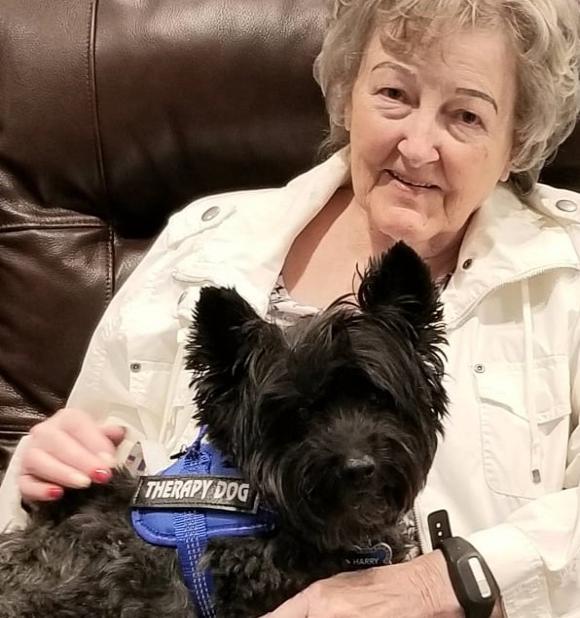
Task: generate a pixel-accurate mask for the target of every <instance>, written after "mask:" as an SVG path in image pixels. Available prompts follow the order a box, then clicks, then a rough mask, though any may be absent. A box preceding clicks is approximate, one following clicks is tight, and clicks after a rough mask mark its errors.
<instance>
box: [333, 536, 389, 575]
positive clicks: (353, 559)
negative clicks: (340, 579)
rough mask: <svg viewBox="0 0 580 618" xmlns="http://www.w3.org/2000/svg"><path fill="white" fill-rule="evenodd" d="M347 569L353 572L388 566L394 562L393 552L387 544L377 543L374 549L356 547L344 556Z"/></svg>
mask: <svg viewBox="0 0 580 618" xmlns="http://www.w3.org/2000/svg"><path fill="white" fill-rule="evenodd" d="M344 561H345V564H346V568H347V569H350V570H352V571H355V570H358V569H370V568H371V567H378V566H386V565H388V564H391V563H392V561H393V550H392V549H391V546H390V545H387V544H386V543H377V544H376V545H374V546H373V547H355V548H354V549H353V550H351V551H348V552H346V553H345V555H344Z"/></svg>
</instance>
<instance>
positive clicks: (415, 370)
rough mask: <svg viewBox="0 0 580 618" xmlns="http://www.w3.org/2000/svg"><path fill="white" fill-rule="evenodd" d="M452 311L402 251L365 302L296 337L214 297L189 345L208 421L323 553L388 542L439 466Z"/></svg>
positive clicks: (347, 302) (201, 413)
mask: <svg viewBox="0 0 580 618" xmlns="http://www.w3.org/2000/svg"><path fill="white" fill-rule="evenodd" d="M441 319H442V311H441V306H440V304H439V301H438V298H437V293H436V290H435V288H434V286H433V283H432V281H431V278H430V274H429V270H428V268H427V267H426V266H425V264H424V263H423V262H422V261H421V259H420V258H419V257H418V256H417V255H416V254H415V253H414V252H413V251H412V250H411V249H409V248H408V247H406V246H405V245H404V244H402V243H399V244H397V245H395V246H394V247H393V249H391V251H389V252H388V253H386V254H384V255H383V256H382V257H381V258H380V259H374V260H371V262H370V263H369V265H368V267H367V269H366V271H365V273H364V275H363V276H362V281H361V284H360V288H359V290H358V294H357V297H356V300H355V299H354V298H350V299H349V298H343V299H340V300H338V301H336V302H335V303H333V305H331V306H330V307H329V308H328V309H326V310H324V311H322V312H321V313H320V314H317V315H314V316H312V317H306V318H301V319H299V320H298V322H297V323H296V324H295V325H293V326H291V327H288V328H287V329H285V330H283V329H281V328H279V327H278V326H276V325H274V324H272V323H269V322H267V321H264V320H263V319H261V318H260V317H259V316H258V315H257V314H256V312H255V311H254V310H253V309H252V307H250V305H249V304H248V303H247V302H246V301H244V300H243V299H242V298H241V297H240V296H239V294H237V292H235V291H234V290H232V289H226V288H212V287H208V288H204V289H203V290H202V291H201V297H200V300H199V303H198V306H197V309H196V313H195V323H194V325H193V328H192V335H191V339H190V341H189V343H188V346H187V347H188V355H187V366H188V369H190V370H193V372H194V385H195V387H196V395H195V397H196V404H197V408H198V413H197V414H198V419H199V421H200V422H201V423H202V424H204V425H207V427H208V435H209V438H210V439H211V440H212V441H213V443H214V444H215V445H216V446H217V447H218V448H219V449H220V450H222V451H223V452H224V453H225V454H227V455H229V456H231V457H232V459H233V460H234V463H235V464H236V465H237V466H238V467H239V468H240V469H241V471H242V472H243V474H244V475H245V476H246V477H247V479H248V481H249V482H250V483H252V484H253V485H254V486H255V487H256V488H257V489H258V491H259V492H260V494H261V496H262V499H263V500H265V502H266V503H267V504H269V505H270V506H271V507H272V508H274V509H275V510H276V512H277V513H278V516H279V517H280V518H281V520H282V522H283V525H287V526H291V527H292V529H293V530H294V531H295V533H296V534H300V535H302V537H303V538H305V539H306V540H308V541H309V542H312V543H315V544H316V545H317V546H318V547H319V548H320V549H326V550H332V549H338V548H341V547H346V546H349V545H350V544H357V543H363V542H365V541H368V540H369V539H373V538H381V537H380V535H381V533H382V532H384V530H385V527H386V526H391V525H393V524H394V523H395V522H396V520H397V519H398V517H399V516H400V515H401V513H402V512H404V511H406V510H408V509H409V508H411V506H412V503H413V501H414V499H415V497H416V495H417V493H418V491H419V490H420V489H421V488H422V486H423V484H424V482H425V479H426V476H427V472H428V470H429V468H430V466H431V463H432V460H433V456H434V453H435V448H436V445H437V437H438V434H439V433H441V432H442V418H443V415H444V414H445V409H446V402H447V400H446V396H445V392H444V390H443V387H442V384H441V381H442V377H443V358H442V357H443V355H442V352H441V349H440V346H441V345H442V344H443V343H444V336H443V329H442V323H441Z"/></svg>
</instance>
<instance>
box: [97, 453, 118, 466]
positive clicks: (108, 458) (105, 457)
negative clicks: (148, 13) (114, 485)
mask: <svg viewBox="0 0 580 618" xmlns="http://www.w3.org/2000/svg"><path fill="white" fill-rule="evenodd" d="M98 457H99V459H100V460H101V461H102V462H103V463H104V464H105V465H106V466H108V467H109V468H114V467H115V466H116V465H117V461H116V460H115V458H114V457H113V456H112V455H111V453H106V452H105V451H103V452H102V453H99V455H98Z"/></svg>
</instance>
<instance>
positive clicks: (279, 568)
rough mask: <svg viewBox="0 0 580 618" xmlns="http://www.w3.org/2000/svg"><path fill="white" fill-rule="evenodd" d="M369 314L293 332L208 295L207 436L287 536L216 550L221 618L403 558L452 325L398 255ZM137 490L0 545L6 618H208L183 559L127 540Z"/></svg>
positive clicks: (73, 503)
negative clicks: (187, 581)
mask: <svg viewBox="0 0 580 618" xmlns="http://www.w3.org/2000/svg"><path fill="white" fill-rule="evenodd" d="M357 301H358V302H355V301H354V300H353V299H349V298H347V297H345V298H342V299H339V300H338V301H336V302H335V303H334V304H333V305H332V306H331V307H329V308H328V309H326V310H325V311H323V312H321V313H320V314H317V315H314V316H312V317H307V318H301V319H300V320H298V322H297V323H296V324H295V325H293V326H290V327H288V328H287V329H286V330H282V329H280V328H279V327H277V326H276V325H274V324H272V323H269V322H266V321H264V320H263V319H261V318H260V317H259V316H258V315H257V314H256V313H255V311H254V310H253V309H252V308H251V307H250V305H248V303H246V302H245V301H244V300H243V299H242V298H241V297H240V296H239V295H238V294H237V293H236V292H235V291H234V290H231V289H225V288H204V289H203V290H202V291H201V297H200V300H199V303H198V306H197V309H196V314H195V319H194V328H193V329H192V335H191V339H190V342H189V344H188V354H187V366H188V369H190V370H193V372H194V375H195V377H194V385H195V387H196V390H195V401H196V404H197V409H198V420H199V421H200V424H202V425H205V426H207V432H208V437H209V440H210V442H211V443H212V444H213V445H215V447H217V448H218V449H219V450H220V451H221V452H222V453H223V454H225V455H226V456H227V457H229V458H231V460H232V462H233V463H234V464H235V466H236V467H237V468H238V469H239V470H240V471H241V473H242V475H243V477H244V478H245V480H246V481H248V482H249V484H250V486H251V487H253V488H254V489H255V490H257V492H258V494H259V496H260V499H261V503H262V504H263V505H265V506H266V507H267V508H268V509H271V510H272V512H273V513H274V514H275V518H276V522H277V523H276V529H275V530H274V531H272V532H271V533H270V534H268V535H266V536H263V537H259V538H257V537H256V538H254V537H249V538H248V537H246V538H237V537H236V538H234V537H231V538H218V539H214V540H212V541H211V542H210V544H209V547H208V550H207V552H206V554H205V556H204V559H203V566H204V567H209V569H211V573H212V576H213V581H214V594H213V598H214V607H215V614H216V615H217V616H218V617H219V618H226V617H227V618H237V617H240V618H251V617H255V616H261V615H262V614H264V613H266V612H267V611H271V610H272V609H274V608H275V607H276V606H278V605H279V604H280V603H282V602H283V601H284V600H286V599H287V598H289V597H290V596H292V595H294V594H295V593H297V592H298V591H300V590H301V589H303V588H305V587H306V586H308V585H309V584H310V583H311V582H313V581H315V580H317V579H321V578H324V577H328V576H330V575H333V574H335V573H338V572H341V571H344V570H348V569H352V568H355V567H356V566H357V556H362V558H361V560H359V561H358V563H364V562H365V558H364V556H365V555H367V554H368V552H369V551H371V552H372V551H373V550H374V548H376V547H381V548H384V547H388V548H390V549H389V551H390V553H391V554H392V561H393V562H399V561H401V560H403V559H404V558H405V554H406V552H407V550H408V546H407V544H408V542H409V539H408V538H406V536H405V532H404V531H403V530H402V528H401V526H400V525H399V522H400V518H401V516H402V515H403V514H405V513H406V512H407V511H408V510H409V509H411V508H412V505H413V502H414V499H415V497H416V495H417V493H418V492H419V490H420V489H421V488H422V487H423V485H424V483H425V479H426V476H427V473H428V471H429V468H430V466H431V463H432V461H433V456H434V453H435V449H436V446H437V440H438V436H439V435H440V434H441V433H442V420H443V417H444V414H445V409H446V403H447V400H446V396H445V392H444V390H443V387H442V384H441V381H442V377H443V354H442V352H441V350H440V347H441V345H442V344H444V336H443V328H442V310H441V306H440V304H439V301H438V298H437V293H436V290H435V288H434V285H433V283H432V281H431V279H430V275H429V271H428V269H427V267H426V266H425V265H424V264H423V262H422V261H421V260H420V259H419V258H418V256H417V255H416V254H415V253H414V252H413V251H412V250H410V249H409V248H407V247H406V246H405V245H403V244H402V243H399V244H397V245H395V247H394V248H393V249H392V250H391V251H390V252H389V253H388V254H385V255H383V256H382V258H381V259H378V260H372V261H371V262H370V264H369V267H368V268H367V270H366V272H365V273H364V276H363V278H362V281H361V285H360V288H359V291H358V294H357ZM135 484H136V483H135V481H134V480H133V479H131V478H130V477H129V476H128V475H127V474H125V473H122V472H119V473H118V474H117V475H116V476H115V478H114V479H113V481H112V483H111V484H109V485H107V486H93V487H91V488H90V489H88V490H85V491H70V492H67V494H66V495H65V497H64V499H63V500H61V501H60V502H58V503H53V504H46V505H42V506H41V507H40V508H37V509H35V511H34V512H33V516H32V522H31V524H30V526H29V527H28V528H27V529H26V530H25V531H22V532H13V533H10V534H7V535H4V537H2V538H0V595H1V596H0V617H2V618H8V617H9V618H16V617H18V618H25V617H32V616H34V617H40V616H50V617H51V618H52V617H61V618H64V617H69V616H70V617H73V616H92V617H103V618H104V617H109V616H110V617H113V616H114V617H115V618H117V617H119V616H120V617H130V616H131V617H140V618H141V617H146V616H156V617H158V616H165V615H167V616H173V617H181V616H195V615H196V611H195V609H194V606H193V604H192V603H191V601H190V598H189V594H188V591H187V589H186V587H185V586H184V584H183V583H182V580H181V577H180V575H179V568H178V566H177V560H176V557H175V552H174V551H173V550H168V549H167V548H162V547H156V546H153V545H149V544H147V543H145V542H143V541H142V540H141V539H139V538H137V537H136V536H135V534H134V531H133V529H132V528H131V526H130V524H129V520H128V517H127V508H128V505H129V502H130V500H131V496H132V495H133V493H134V490H135ZM365 552H366V553H365Z"/></svg>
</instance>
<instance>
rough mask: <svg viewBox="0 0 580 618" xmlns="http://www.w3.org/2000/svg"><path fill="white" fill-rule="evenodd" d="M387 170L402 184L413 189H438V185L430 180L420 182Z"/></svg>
mask: <svg viewBox="0 0 580 618" xmlns="http://www.w3.org/2000/svg"><path fill="white" fill-rule="evenodd" d="M385 172H386V173H387V174H388V175H389V176H390V177H391V178H393V179H394V180H396V181H397V182H400V183H401V184H402V185H405V186H406V187H411V188H412V189H438V188H439V187H438V186H437V185H434V184H431V183H428V182H420V181H419V180H416V179H411V178H407V177H405V176H402V175H401V174H397V172H394V171H393V170H385Z"/></svg>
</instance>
